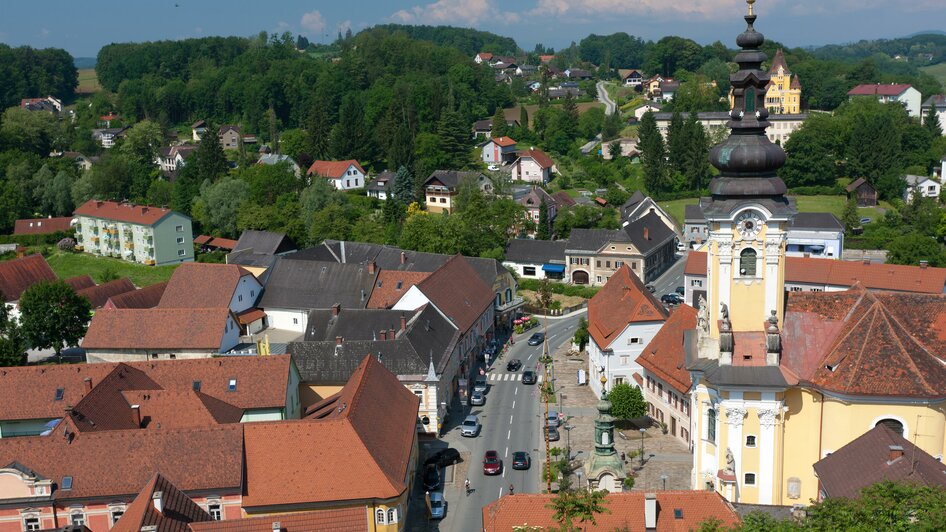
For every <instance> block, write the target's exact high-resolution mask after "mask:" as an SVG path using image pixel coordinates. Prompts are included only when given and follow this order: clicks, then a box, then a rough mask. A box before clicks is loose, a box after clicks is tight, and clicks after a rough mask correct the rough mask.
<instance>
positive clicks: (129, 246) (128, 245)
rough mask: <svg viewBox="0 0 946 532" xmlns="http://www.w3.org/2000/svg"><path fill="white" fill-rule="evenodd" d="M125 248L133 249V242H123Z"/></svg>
mask: <svg viewBox="0 0 946 532" xmlns="http://www.w3.org/2000/svg"><path fill="white" fill-rule="evenodd" d="M125 249H135V243H134V242H125Z"/></svg>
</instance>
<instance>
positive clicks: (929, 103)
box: [920, 94, 946, 135]
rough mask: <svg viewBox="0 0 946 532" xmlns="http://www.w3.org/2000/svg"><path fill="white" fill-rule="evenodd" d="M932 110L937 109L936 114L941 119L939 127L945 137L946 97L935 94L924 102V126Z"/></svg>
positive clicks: (921, 112)
mask: <svg viewBox="0 0 946 532" xmlns="http://www.w3.org/2000/svg"><path fill="white" fill-rule="evenodd" d="M931 108H935V109H936V111H935V113H936V116H937V117H938V118H939V127H940V129H942V130H943V135H946V95H943V94H934V95H932V96H930V97H929V98H927V99H926V101H925V102H923V106H922V107H921V108H920V118H921V120H922V121H923V123H924V124H925V123H926V117H927V116H928V115H929V112H930V109H931Z"/></svg>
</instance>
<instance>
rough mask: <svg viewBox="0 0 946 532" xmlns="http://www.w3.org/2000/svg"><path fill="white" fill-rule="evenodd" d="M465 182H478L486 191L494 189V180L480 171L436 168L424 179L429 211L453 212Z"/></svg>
mask: <svg viewBox="0 0 946 532" xmlns="http://www.w3.org/2000/svg"><path fill="white" fill-rule="evenodd" d="M463 182H473V183H476V186H477V187H479V189H480V190H482V191H483V192H486V193H491V192H492V191H493V182H492V181H491V180H490V179H489V178H488V177H486V176H485V175H483V174H482V173H480V172H460V171H456V170H435V171H434V172H433V173H432V174H430V177H428V178H427V181H424V195H425V197H426V198H427V201H426V203H427V211H428V212H437V213H448V214H449V213H451V212H453V207H454V206H453V201H454V199H455V198H456V195H457V194H459V192H460V184H461V183H463Z"/></svg>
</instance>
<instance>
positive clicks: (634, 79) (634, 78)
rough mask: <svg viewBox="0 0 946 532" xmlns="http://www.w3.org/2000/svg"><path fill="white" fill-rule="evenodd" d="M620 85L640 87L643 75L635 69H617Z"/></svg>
mask: <svg viewBox="0 0 946 532" xmlns="http://www.w3.org/2000/svg"><path fill="white" fill-rule="evenodd" d="M618 76H620V78H621V84H622V85H624V86H625V87H635V88H636V87H640V86H641V85H643V84H644V73H643V72H641V71H640V70H638V69H636V68H626V69H625V68H621V69H618Z"/></svg>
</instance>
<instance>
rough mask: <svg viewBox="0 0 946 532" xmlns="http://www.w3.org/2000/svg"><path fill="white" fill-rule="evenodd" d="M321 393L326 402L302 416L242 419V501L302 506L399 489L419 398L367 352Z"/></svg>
mask: <svg viewBox="0 0 946 532" xmlns="http://www.w3.org/2000/svg"><path fill="white" fill-rule="evenodd" d="M329 399H330V400H331V401H332V402H331V406H330V407H329V408H324V409H321V410H316V411H315V413H314V414H312V415H311V416H308V417H307V418H306V421H301V422H300V421H283V422H260V423H252V424H248V425H245V426H244V448H245V450H246V451H245V452H246V468H245V469H246V477H245V482H244V486H245V492H244V495H243V507H244V508H247V507H257V506H268V507H270V508H271V507H272V506H274V505H293V507H294V508H295V509H305V505H315V504H317V503H320V502H325V501H342V500H352V499H387V498H393V497H398V496H400V495H401V494H403V493H404V491H405V490H406V489H407V487H408V484H407V483H406V477H407V473H408V471H409V468H410V467H412V466H411V464H410V463H409V462H410V459H411V457H412V453H413V452H414V448H415V446H416V438H417V432H416V430H417V429H416V423H417V409H418V406H419V402H420V400H419V398H418V397H417V396H416V395H414V394H413V393H411V392H410V391H408V390H407V389H405V388H404V386H403V385H402V384H401V383H400V381H398V379H397V377H396V376H394V374H392V373H391V372H390V371H388V370H387V369H386V368H385V367H384V366H383V365H382V364H381V363H380V362H378V360H377V359H375V358H374V357H373V356H370V355H369V356H366V357H365V358H364V360H362V362H361V364H360V365H359V366H358V368H357V369H356V370H355V372H354V374H353V375H352V376H351V378H350V379H349V380H348V383H347V384H346V385H345V387H344V388H342V390H341V391H340V392H339V393H337V394H335V395H334V396H332V397H331V398H329ZM271 509H272V508H271Z"/></svg>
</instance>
